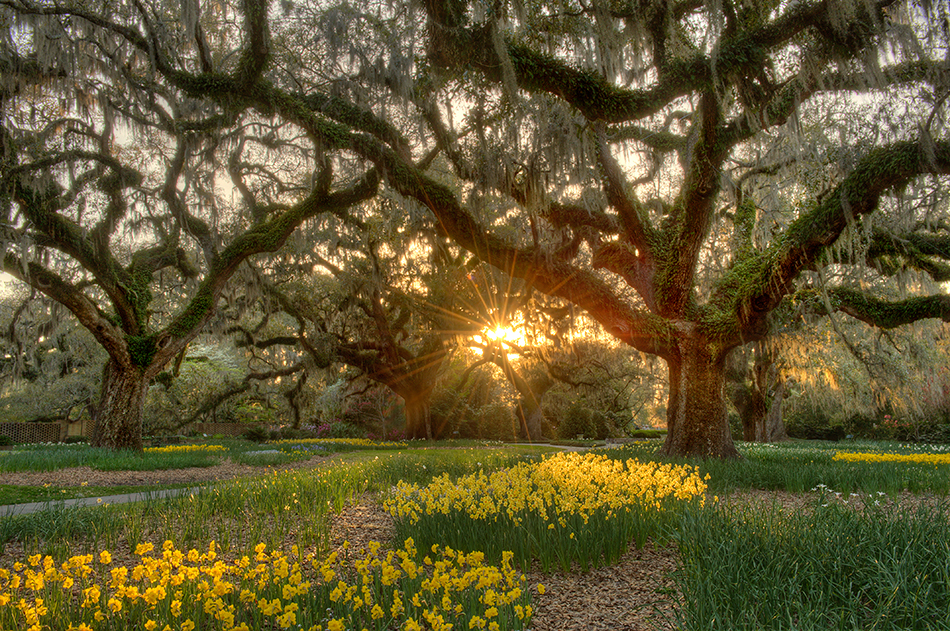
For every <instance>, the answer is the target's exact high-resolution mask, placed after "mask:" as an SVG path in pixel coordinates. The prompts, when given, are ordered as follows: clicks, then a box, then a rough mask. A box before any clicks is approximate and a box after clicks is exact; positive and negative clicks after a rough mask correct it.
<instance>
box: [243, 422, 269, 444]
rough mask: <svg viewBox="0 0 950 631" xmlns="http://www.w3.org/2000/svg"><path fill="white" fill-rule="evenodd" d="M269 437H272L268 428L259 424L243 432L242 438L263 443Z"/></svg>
mask: <svg viewBox="0 0 950 631" xmlns="http://www.w3.org/2000/svg"><path fill="white" fill-rule="evenodd" d="M269 437H270V432H268V431H267V430H266V429H264V428H263V427H261V426H259V425H257V426H254V427H251V428H249V429H247V430H246V431H245V432H244V433H243V434H241V438H243V439H245V440H249V441H251V442H253V443H262V442H264V441H266V440H267V439H268V438H269Z"/></svg>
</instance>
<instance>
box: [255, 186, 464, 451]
mask: <svg viewBox="0 0 950 631" xmlns="http://www.w3.org/2000/svg"><path fill="white" fill-rule="evenodd" d="M381 203H382V204H383V205H386V202H385V200H383V201H382V202H381ZM379 218H380V216H379V215H378V213H377V214H372V215H368V214H367V212H366V211H365V210H356V211H354V212H353V213H352V216H351V217H350V219H349V222H348V223H350V224H353V225H352V226H351V228H350V229H349V230H348V229H347V227H346V226H344V225H342V224H341V223H340V222H338V221H330V222H329V224H330V225H329V230H330V231H332V232H334V233H335V235H336V236H335V238H334V239H333V245H332V248H328V247H326V244H327V242H328V239H326V238H322V237H320V236H318V235H316V234H314V233H313V232H304V233H303V234H301V235H299V236H298V237H297V238H298V239H301V238H302V240H304V241H307V242H311V243H313V242H315V243H323V244H324V246H323V247H318V248H316V249H315V250H323V253H322V254H321V252H319V251H314V249H311V250H310V251H303V250H302V249H298V250H295V251H291V252H288V253H287V259H289V261H285V262H284V263H283V264H278V265H273V266H272V268H273V269H272V272H271V273H270V274H268V278H267V283H268V284H267V288H266V289H265V293H266V294H267V301H268V302H269V303H270V312H271V313H273V314H282V315H283V316H284V317H289V318H290V319H291V320H290V324H291V326H288V327H286V329H285V331H284V332H283V334H280V335H271V336H268V335H259V334H253V335H252V334H250V332H248V340H249V341H250V342H251V343H253V344H254V345H255V346H257V347H274V346H276V345H284V346H286V345H292V346H294V347H295V348H296V349H297V352H299V353H300V354H302V355H307V356H310V357H312V358H313V359H314V361H315V363H316V364H318V365H343V366H347V367H349V368H351V369H353V370H354V371H355V374H356V375H358V376H360V377H363V378H365V379H368V380H370V381H373V382H376V383H379V384H381V385H383V386H385V387H386V388H388V389H389V390H390V391H392V392H393V393H394V394H395V395H397V396H398V397H399V398H401V399H402V401H403V405H404V408H403V409H404V413H405V419H406V426H405V433H406V436H407V437H409V438H415V439H431V438H433V428H432V422H431V409H430V408H431V397H432V393H433V390H434V389H435V387H436V384H437V381H438V378H439V377H440V376H441V374H442V372H443V370H444V367H445V365H446V362H447V360H448V359H449V357H450V355H451V353H452V350H453V346H454V341H453V340H454V339H455V337H456V336H457V335H458V329H459V327H460V322H459V321H458V318H457V316H456V315H455V314H454V312H453V311H452V303H453V300H454V296H453V294H454V293H455V292H454V285H455V284H457V283H458V282H459V277H464V273H462V272H460V269H461V265H462V262H463V261H464V257H462V256H460V255H459V254H458V253H455V254H452V253H450V252H449V251H448V248H447V247H446V244H444V243H439V242H440V241H443V240H441V239H438V238H437V237H435V235H433V234H432V233H431V231H430V230H422V232H423V233H428V237H430V238H423V237H422V236H420V226H419V225H415V226H412V225H410V226H408V227H407V225H406V224H407V223H408V224H412V223H413V222H402V221H397V222H380V221H376V219H379ZM388 223H398V224H399V227H398V228H396V227H394V226H384V225H382V224H388ZM354 228H355V229H354ZM325 231H326V228H324V234H325ZM433 241H434V242H436V244H437V245H436V246H435V247H432V245H431V244H432V242H433ZM326 250H332V254H331V253H329V252H327V251H326ZM408 251H412V255H411V256H407V252H408ZM331 259H332V260H331ZM290 261H292V264H290ZM436 262H438V263H439V265H435V264H434V263H436Z"/></svg>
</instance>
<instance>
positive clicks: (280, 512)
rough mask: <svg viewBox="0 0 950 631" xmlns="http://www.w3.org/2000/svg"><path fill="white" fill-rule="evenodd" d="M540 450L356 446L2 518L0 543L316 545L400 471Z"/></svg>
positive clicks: (494, 462) (485, 464)
mask: <svg viewBox="0 0 950 631" xmlns="http://www.w3.org/2000/svg"><path fill="white" fill-rule="evenodd" d="M540 452H541V450H540V449H538V448H535V447H526V448H509V449H481V448H480V449H425V450H408V451H405V452H401V451H383V452H377V453H374V452H372V451H361V452H355V453H351V454H345V455H343V456H336V457H334V458H333V459H332V460H331V461H328V463H327V466H325V467H320V468H318V469H313V470H301V471H287V472H274V473H270V474H266V475H261V476H257V477H251V478H244V479H239V480H231V481H226V482H218V483H215V484H209V485H205V486H202V487H201V488H200V490H198V491H196V492H195V493H192V494H189V495H186V496H178V497H174V498H161V499H158V498H155V499H150V500H148V501H144V502H137V503H133V504H124V505H116V506H101V507H95V508H93V509H67V510H61V509H54V510H48V511H42V512H38V513H33V514H28V515H19V516H15V517H8V518H4V519H2V520H0V545H2V544H6V543H9V542H13V541H20V542H24V543H25V544H26V545H27V547H28V548H29V549H30V550H32V551H36V552H39V551H44V553H47V551H48V550H54V551H65V550H69V551H71V552H70V554H79V553H83V552H93V551H95V550H98V549H102V547H103V546H105V547H113V546H116V545H119V543H120V542H122V544H123V545H124V546H129V547H131V548H134V546H135V545H136V544H138V543H139V542H142V541H152V542H159V543H160V542H162V541H164V540H166V539H170V540H172V541H174V542H175V543H176V544H177V545H179V546H200V545H205V546H206V545H207V542H208V541H209V540H210V539H214V540H216V541H217V543H218V544H219V545H220V546H221V547H222V548H223V549H224V550H230V549H232V548H235V549H238V550H245V549H249V548H252V547H253V546H254V545H255V544H257V543H262V542H263V543H266V544H268V545H269V546H271V547H284V546H285V544H288V542H290V543H295V544H297V545H299V546H300V547H301V548H302V549H303V548H308V547H313V546H317V547H320V546H324V545H325V544H326V543H327V537H328V530H327V526H328V518H329V515H330V513H332V512H335V511H339V510H341V509H342V508H343V506H344V504H346V503H347V502H349V501H351V500H352V499H353V498H357V497H360V496H362V495H363V494H364V493H366V492H379V491H383V490H386V489H389V488H390V487H391V486H392V485H394V484H395V483H396V482H397V481H399V480H407V481H412V482H417V483H425V482H427V481H429V480H431V479H432V478H433V477H434V476H437V475H441V474H442V473H448V474H449V475H452V476H458V475H463V474H466V473H473V472H476V471H479V470H481V469H486V470H491V469H497V468H502V467H504V466H509V465H511V464H514V463H516V462H520V461H522V460H524V459H526V458H529V459H530V458H535V457H537V454H539V453H540ZM151 488H153V489H156V488H158V487H151Z"/></svg>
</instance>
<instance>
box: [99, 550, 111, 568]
mask: <svg viewBox="0 0 950 631" xmlns="http://www.w3.org/2000/svg"><path fill="white" fill-rule="evenodd" d="M99 563H102V564H103V565H109V564H110V563H112V555H111V554H110V553H109V551H108V550H103V551H102V552H100V553H99Z"/></svg>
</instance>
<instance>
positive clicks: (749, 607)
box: [676, 503, 950, 631]
mask: <svg viewBox="0 0 950 631" xmlns="http://www.w3.org/2000/svg"><path fill="white" fill-rule="evenodd" d="M947 517H948V512H947V507H946V506H943V507H939V506H938V507H933V506H926V505H923V506H921V507H920V508H917V509H899V508H893V507H891V508H883V507H878V506H874V505H873V504H871V503H869V504H868V505H867V506H866V507H865V510H863V511H862V510H855V509H854V508H853V507H849V506H841V505H837V504H828V505H825V506H823V505H821V504H817V505H816V506H815V510H806V511H797V512H794V513H785V512H782V511H781V510H780V509H779V508H777V507H772V508H765V509H762V508H761V507H757V508H751V507H746V508H742V509H738V510H737V509H735V508H734V507H728V508H727V507H725V506H722V505H719V506H711V507H707V508H705V509H704V510H701V511H698V512H696V513H693V514H687V515H686V516H685V518H684V519H683V522H682V524H681V526H680V528H679V529H678V531H677V534H676V540H677V542H678V545H679V549H680V554H681V556H682V563H683V565H682V567H681V569H680V570H679V572H678V573H677V575H676V578H677V585H678V587H679V590H680V591H681V593H682V595H683V604H682V607H681V608H680V609H679V610H678V614H677V615H678V618H679V620H678V622H679V624H680V626H681V627H682V628H688V629H694V630H702V629H800V630H803V631H805V630H812V629H814V630H816V631H817V630H819V629H820V630H825V629H872V628H873V629H895V630H896V629H948V628H950V621H948V619H947V617H946V612H947V610H948V608H950V522H948V519H947Z"/></svg>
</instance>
